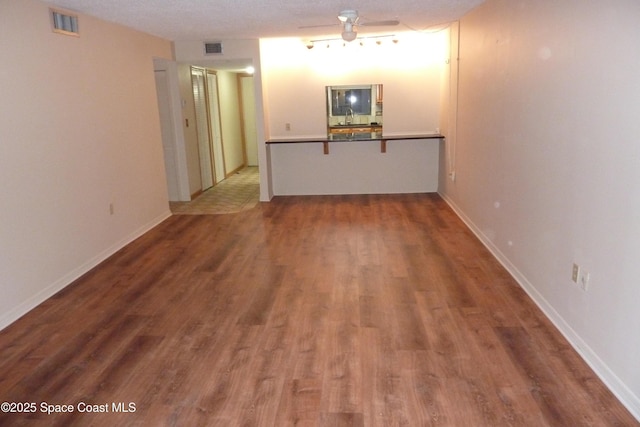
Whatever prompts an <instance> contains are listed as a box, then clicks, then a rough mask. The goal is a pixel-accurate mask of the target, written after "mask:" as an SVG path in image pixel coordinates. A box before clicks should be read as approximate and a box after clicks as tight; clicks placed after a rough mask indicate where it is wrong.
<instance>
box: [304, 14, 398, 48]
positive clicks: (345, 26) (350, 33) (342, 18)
mask: <svg viewBox="0 0 640 427" xmlns="http://www.w3.org/2000/svg"><path fill="white" fill-rule="evenodd" d="M338 20H339V22H336V23H335V24H324V25H307V26H303V27H299V28H318V27H332V26H334V25H342V39H343V40H345V41H348V42H350V41H353V40H355V39H356V37H357V35H358V30H357V27H364V26H367V27H385V26H393V25H398V24H399V23H400V21H398V20H395V19H391V20H386V21H361V20H360V16H359V15H358V11H357V10H353V9H346V10H343V11H342V12H340V13H339V14H338Z"/></svg>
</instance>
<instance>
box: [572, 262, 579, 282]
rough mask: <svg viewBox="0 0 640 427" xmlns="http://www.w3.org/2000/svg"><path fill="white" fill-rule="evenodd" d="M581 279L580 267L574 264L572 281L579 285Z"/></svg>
mask: <svg viewBox="0 0 640 427" xmlns="http://www.w3.org/2000/svg"><path fill="white" fill-rule="evenodd" d="M579 278H580V266H579V265H578V264H576V263H575V262H574V263H573V270H572V271H571V280H572V281H573V282H574V283H578V279H579Z"/></svg>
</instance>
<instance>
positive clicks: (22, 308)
mask: <svg viewBox="0 0 640 427" xmlns="http://www.w3.org/2000/svg"><path fill="white" fill-rule="evenodd" d="M170 216H171V211H165V212H164V213H163V214H161V215H159V216H157V217H156V218H154V219H153V220H151V221H149V222H148V223H146V224H145V225H143V226H141V227H140V228H138V229H137V230H135V231H134V232H132V233H131V234H129V235H127V236H126V237H124V238H123V239H121V240H119V241H118V242H116V243H115V244H113V245H111V246H110V247H109V248H107V249H105V250H104V251H102V252H101V253H99V254H98V255H96V256H94V257H92V258H91V259H89V260H87V262H85V263H84V264H82V265H80V266H78V267H77V268H74V269H73V270H71V271H70V272H68V273H67V274H65V275H64V276H63V277H61V278H60V279H58V280H56V281H55V282H53V283H52V284H50V285H49V286H47V287H46V288H44V289H43V290H41V291H40V292H38V293H37V294H35V295H33V296H31V297H30V298H28V299H27V300H26V301H24V302H22V303H21V304H19V305H17V306H16V307H14V308H13V309H12V310H11V311H9V312H7V313H4V314H3V315H2V316H1V317H0V330H2V329H4V328H6V327H7V326H9V325H10V324H12V323H13V322H15V321H16V320H18V319H19V318H20V317H22V316H24V315H25V314H27V313H28V312H29V311H31V310H33V309H34V308H35V307H36V306H37V305H39V304H41V303H42V302H44V301H45V300H46V299H47V298H50V297H52V296H53V295H55V294H56V293H57V292H59V291H60V290H62V289H64V288H65V287H66V286H68V285H70V284H71V283H73V282H74V281H75V280H77V279H78V278H80V277H81V276H82V275H83V274H85V273H87V272H88V271H90V270H91V269H92V268H94V267H95V266H97V265H98V264H100V263H101V262H102V261H104V260H106V259H107V258H109V257H110V256H111V255H113V254H115V253H116V252H117V251H119V250H120V249H122V248H123V247H125V246H126V245H128V244H129V243H131V242H133V241H134V240H135V239H137V238H138V237H140V236H142V235H143V234H144V233H146V232H147V231H149V230H151V229H152V228H153V227H155V226H157V225H158V224H160V223H161V222H162V221H164V220H165V219H167V218H169V217H170Z"/></svg>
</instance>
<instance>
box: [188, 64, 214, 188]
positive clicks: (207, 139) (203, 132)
mask: <svg viewBox="0 0 640 427" xmlns="http://www.w3.org/2000/svg"><path fill="white" fill-rule="evenodd" d="M191 82H192V84H193V100H194V103H195V109H196V129H197V131H198V153H199V156H200V177H201V179H202V191H204V190H206V189H208V188H210V187H212V186H213V184H214V178H213V160H212V150H211V135H210V133H209V121H208V117H207V116H208V114H207V94H206V83H205V71H204V70H203V69H199V68H192V69H191Z"/></svg>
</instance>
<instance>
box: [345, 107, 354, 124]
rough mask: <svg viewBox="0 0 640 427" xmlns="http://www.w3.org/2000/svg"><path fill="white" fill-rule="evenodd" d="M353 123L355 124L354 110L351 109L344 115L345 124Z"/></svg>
mask: <svg viewBox="0 0 640 427" xmlns="http://www.w3.org/2000/svg"><path fill="white" fill-rule="evenodd" d="M351 123H353V109H352V108H351V107H349V108H347V112H346V114H345V115H344V124H346V125H350V124H351Z"/></svg>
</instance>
